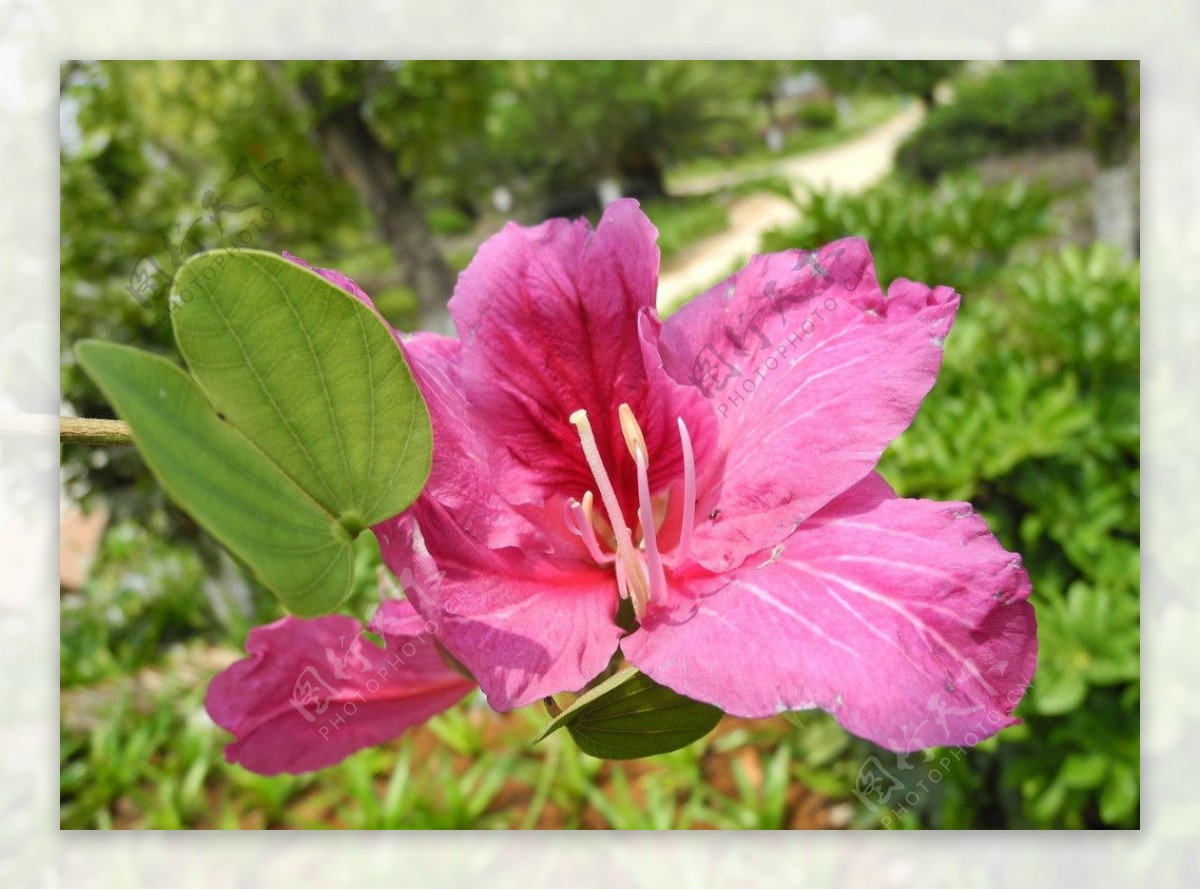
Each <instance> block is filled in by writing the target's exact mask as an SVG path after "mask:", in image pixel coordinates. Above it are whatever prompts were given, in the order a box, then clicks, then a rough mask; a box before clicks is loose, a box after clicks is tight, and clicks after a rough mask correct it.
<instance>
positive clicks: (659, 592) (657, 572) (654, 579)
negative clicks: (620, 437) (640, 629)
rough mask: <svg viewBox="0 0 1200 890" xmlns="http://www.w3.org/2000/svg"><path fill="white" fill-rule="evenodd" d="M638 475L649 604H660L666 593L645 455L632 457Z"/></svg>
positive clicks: (640, 454) (639, 505)
mask: <svg viewBox="0 0 1200 890" xmlns="http://www.w3.org/2000/svg"><path fill="white" fill-rule="evenodd" d="M634 459H635V460H636V461H637V474H638V515H639V516H641V519H642V543H644V544H645V545H646V561H647V562H648V563H649V564H650V566H649V568H650V602H652V603H661V602H662V600H663V597H664V596H665V595H666V591H667V579H666V576H665V575H664V574H663V567H662V558H661V557H660V556H659V555H658V536H657V533H656V532H655V530H654V505H653V504H651V503H650V474H649V472H648V471H647V467H646V455H645V454H644V453H641V452H639V453H637V454H636V455H634Z"/></svg>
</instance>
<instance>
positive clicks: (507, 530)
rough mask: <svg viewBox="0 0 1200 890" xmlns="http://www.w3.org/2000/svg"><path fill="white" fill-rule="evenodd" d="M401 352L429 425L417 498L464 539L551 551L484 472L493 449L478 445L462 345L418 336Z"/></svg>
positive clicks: (406, 341)
mask: <svg viewBox="0 0 1200 890" xmlns="http://www.w3.org/2000/svg"><path fill="white" fill-rule="evenodd" d="M402 347H403V349H404V351H405V355H406V356H407V358H408V363H409V367H410V368H411V369H412V372H413V376H414V378H415V379H416V381H417V385H418V386H419V387H420V389H421V395H422V396H423V397H424V399H425V404H426V406H427V407H428V409H429V417H430V421H431V423H432V426H433V465H432V467H431V468H430V473H429V481H428V482H427V483H426V484H425V488H424V489H423V490H422V493H421V498H422V499H425V500H427V501H430V502H433V503H437V504H439V505H441V506H442V507H443V508H445V510H446V511H448V512H449V514H450V516H451V517H453V519H454V521H455V522H457V523H458V524H459V525H460V526H461V527H462V528H463V529H465V530H466V531H467V533H468V534H470V535H471V536H472V537H473V538H475V539H476V540H478V541H480V542H481V543H483V544H486V545H487V546H489V547H514V546H519V547H521V548H523V549H525V548H528V549H541V550H545V549H550V547H551V545H550V543H549V542H547V540H546V539H545V536H544V535H543V534H542V533H541V532H540V531H539V530H538V529H537V527H536V526H535V525H534V524H532V523H531V522H530V521H529V520H528V519H527V518H525V517H524V516H522V515H520V514H519V513H518V512H517V511H515V510H514V509H513V508H512V507H511V506H510V505H509V504H508V503H507V502H506V501H505V500H504V499H503V498H501V497H500V495H499V494H498V493H497V491H496V488H495V486H494V485H493V480H492V474H491V472H490V470H489V469H488V453H489V450H490V449H491V446H490V445H489V444H488V443H486V442H483V441H481V439H480V435H479V433H478V431H477V430H476V428H475V425H474V424H473V423H472V415H471V411H470V407H469V405H468V404H467V400H466V395H465V394H464V392H463V381H462V373H461V357H462V344H461V343H460V342H459V341H458V340H455V339H452V338H450V337H442V336H439V335H438V334H428V333H420V334H414V335H412V336H409V337H405V338H404V339H403V340H402ZM390 522H391V520H389V521H388V522H385V523H382V524H381V525H382V526H383V527H386V526H388V524H389V523H390ZM379 530H380V529H378V528H377V529H376V532H377V534H378V533H379Z"/></svg>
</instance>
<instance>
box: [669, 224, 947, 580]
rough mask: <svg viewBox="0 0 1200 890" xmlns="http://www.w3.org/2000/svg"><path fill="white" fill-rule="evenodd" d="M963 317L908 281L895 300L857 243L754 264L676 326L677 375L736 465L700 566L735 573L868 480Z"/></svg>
mask: <svg viewBox="0 0 1200 890" xmlns="http://www.w3.org/2000/svg"><path fill="white" fill-rule="evenodd" d="M957 307H958V297H957V295H956V294H954V292H953V291H952V290H951V289H950V288H945V287H942V288H936V289H933V290H931V289H929V288H927V287H925V286H923V285H918V284H914V283H913V282H908V281H899V282H897V283H896V284H895V285H893V287H892V289H891V290H890V291H889V293H888V296H887V297H884V295H883V293H882V292H881V291H880V289H879V285H878V283H877V282H876V280H875V271H874V267H873V264H872V262H871V256H870V253H869V251H868V250H867V246H866V243H865V242H863V241H861V240H859V239H844V240H842V241H837V242H835V243H833V244H830V245H828V246H827V247H825V248H822V249H821V250H820V251H818V252H817V253H816V254H812V253H807V252H802V251H795V250H793V251H787V252H784V253H778V254H771V255H769V256H758V257H755V258H754V259H753V260H752V261H751V262H750V264H749V265H748V266H747V267H746V268H745V269H743V270H742V271H741V272H739V273H738V274H737V275H735V276H733V277H732V278H730V279H729V280H728V281H727V282H725V283H723V284H721V285H719V286H717V287H716V288H714V289H713V290H711V291H709V292H708V293H706V294H704V295H703V296H701V297H699V298H697V299H696V300H694V301H693V302H692V303H690V304H689V305H687V306H685V307H684V308H683V309H682V310H680V311H679V312H678V313H677V314H676V315H674V316H672V317H671V318H669V319H668V320H667V321H666V323H665V324H664V329H663V332H662V338H661V349H662V355H663V357H664V360H665V366H666V369H667V371H668V372H669V373H670V374H671V375H672V376H673V377H675V379H677V380H681V381H682V380H687V381H690V382H691V383H692V384H693V385H695V386H696V387H697V388H698V389H699V390H700V391H701V392H703V393H704V394H705V395H706V396H708V397H710V401H711V403H712V404H713V406H714V407H715V409H716V416H717V421H718V423H719V425H720V447H721V450H722V452H723V454H724V458H725V467H724V473H723V479H722V482H721V486H720V488H719V490H711V491H709V492H707V493H706V497H707V500H706V501H705V502H704V508H705V509H703V510H702V512H701V513H700V516H699V518H700V522H699V524H698V526H697V529H696V544H695V547H694V548H693V555H694V556H695V557H696V558H697V559H698V560H699V561H700V562H701V563H702V564H703V565H705V566H706V567H708V568H710V569H712V570H714V571H725V570H728V569H731V568H734V567H736V566H738V565H740V564H741V563H742V562H743V561H744V560H745V558H746V557H747V556H749V555H750V554H752V553H754V552H756V551H758V550H760V549H762V548H764V547H769V546H771V545H773V544H775V543H778V542H779V541H782V540H783V539H784V538H785V537H787V536H788V535H789V534H791V532H792V530H793V529H795V528H796V526H797V525H798V524H799V523H800V522H802V521H804V520H805V519H807V518H808V517H809V516H811V515H813V514H814V513H815V512H816V511H817V510H819V509H820V508H821V507H822V506H824V505H825V504H827V503H828V502H829V501H830V500H831V499H832V498H834V497H835V496H837V495H838V494H840V493H842V492H843V491H846V490H847V489H848V488H849V487H850V486H851V485H853V484H854V483H856V482H858V481H859V480H860V479H862V478H863V477H864V476H866V474H867V473H869V472H870V471H871V470H872V468H873V467H874V466H875V464H876V462H877V461H878V459H879V456H880V454H881V453H882V452H883V450H884V448H885V447H886V446H887V445H888V443H889V442H890V441H891V440H892V439H893V438H895V436H897V435H898V434H899V433H900V432H902V431H903V430H904V429H905V428H906V427H907V426H908V425H909V423H911V421H912V419H913V416H914V415H915V414H916V411H917V408H918V406H919V405H920V403H921V400H922V399H923V398H924V397H925V394H926V393H928V392H929V390H930V388H931V387H932V386H933V383H934V380H935V378H936V377H937V372H938V368H939V366H940V364H941V359H942V341H943V339H944V338H945V336H946V333H947V332H948V331H949V328H950V325H951V323H952V321H953V318H954V313H955V311H956V310H957Z"/></svg>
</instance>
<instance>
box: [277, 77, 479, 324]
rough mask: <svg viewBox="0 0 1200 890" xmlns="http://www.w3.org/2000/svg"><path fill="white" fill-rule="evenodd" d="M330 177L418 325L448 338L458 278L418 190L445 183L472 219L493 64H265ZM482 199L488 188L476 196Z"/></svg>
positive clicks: (450, 193)
mask: <svg viewBox="0 0 1200 890" xmlns="http://www.w3.org/2000/svg"><path fill="white" fill-rule="evenodd" d="M263 65H264V67H265V68H266V70H267V72H268V73H269V75H270V76H271V78H272V79H273V81H274V82H275V83H276V85H277V86H278V87H279V88H280V90H281V92H282V93H283V95H284V96H285V97H286V98H287V100H288V102H289V104H290V105H291V107H292V108H293V110H294V111H295V112H296V113H297V114H298V116H299V117H300V119H301V121H302V122H303V126H304V129H305V131H306V132H307V133H309V134H310V136H311V138H312V141H313V143H314V145H315V146H316V147H317V148H318V149H319V150H320V152H321V154H322V155H323V157H324V158H325V161H326V163H327V166H328V168H329V169H330V171H331V172H332V173H334V174H335V175H337V176H339V177H340V178H342V179H344V180H345V181H346V182H347V183H349V184H350V186H351V187H352V188H353V189H354V190H355V192H356V193H357V194H358V196H359V198H360V200H361V201H362V203H363V204H364V205H365V206H366V207H367V208H368V209H369V210H370V212H371V216H372V217H373V219H374V220H375V223H376V226H377V227H378V229H379V232H380V234H381V235H382V237H383V240H384V241H385V242H386V243H387V244H388V246H389V247H390V248H391V249H392V252H393V253H394V254H395V256H396V260H397V262H398V263H399V265H400V268H401V270H402V273H403V277H404V282H405V284H407V285H408V287H410V288H411V289H412V290H413V291H414V292H415V293H416V295H417V300H418V305H419V309H420V321H421V324H420V326H421V327H422V328H425V329H428V330H437V331H439V332H441V333H450V321H449V315H448V314H447V313H446V301H447V300H448V299H449V297H450V294H451V292H452V291H453V290H454V280H455V274H454V271H453V270H452V269H451V268H450V266H449V264H448V263H447V262H446V260H445V258H444V257H443V256H442V253H441V250H440V248H439V246H438V244H437V242H436V240H435V238H434V235H433V232H432V230H431V229H430V227H429V223H428V221H427V219H426V215H425V209H424V207H423V203H424V202H423V199H424V198H425V197H426V195H425V194H423V192H422V189H421V186H422V185H423V184H425V183H427V182H428V181H430V180H431V179H436V178H438V177H439V176H443V177H444V179H446V180H449V181H450V182H451V183H453V184H452V185H451V186H450V187H449V188H447V189H443V191H444V192H447V193H448V195H449V197H450V199H451V201H452V203H454V204H455V205H456V206H458V207H459V208H466V209H468V210H469V211H472V212H473V211H474V196H473V195H472V194H471V191H470V185H472V184H474V180H475V179H476V178H477V177H476V176H473V175H472V173H477V172H478V166H476V169H475V170H474V171H472V170H471V169H470V168H471V164H470V163H466V162H464V160H469V159H471V158H472V155H473V152H472V148H473V147H478V146H479V145H480V144H481V143H482V142H483V141H484V134H485V127H486V115H487V111H488V108H489V100H490V94H491V91H492V88H493V83H494V82H495V81H494V78H493V73H492V72H493V71H494V69H495V66H494V65H491V64H488V63H484V62H454V61H434V62H395V63H392V62H378V61H338V62H289V63H282V62H264V63H263ZM480 193H482V189H480Z"/></svg>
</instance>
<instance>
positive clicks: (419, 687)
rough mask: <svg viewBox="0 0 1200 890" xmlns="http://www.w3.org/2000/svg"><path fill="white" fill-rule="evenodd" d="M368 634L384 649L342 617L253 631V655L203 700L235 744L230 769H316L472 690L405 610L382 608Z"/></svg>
mask: <svg viewBox="0 0 1200 890" xmlns="http://www.w3.org/2000/svg"><path fill="white" fill-rule="evenodd" d="M373 629H376V630H377V631H378V632H380V634H381V635H382V636H383V637H384V640H385V642H386V644H387V647H386V649H380V648H379V647H378V646H376V645H374V644H373V643H372V642H370V641H369V640H367V639H365V638H364V637H363V636H362V625H361V624H359V622H357V621H355V620H354V619H353V618H346V617H344V616H340V615H330V616H326V617H323V618H313V619H300V618H290V617H289V618H283V619H281V620H279V621H276V622H275V623H274V624H269V625H266V626H265V627H258V628H255V629H254V630H253V631H251V633H250V637H249V639H248V640H247V641H246V651H247V652H249V653H250V656H251V657H250V658H245V659H242V660H241V661H239V662H236V663H235V664H233V665H231V666H230V667H229V668H227V669H226V670H224V671H222V672H221V673H219V674H218V675H217V676H216V677H214V678H213V681H212V684H211V685H210V686H209V687H208V695H207V697H206V698H205V702H204V704H205V707H206V708H207V709H208V713H209V715H210V716H211V717H212V719H213V720H214V721H215V722H216V723H217V724H218V725H220V726H222V727H224V728H225V729H227V730H229V731H230V732H232V733H233V734H234V735H235V736H236V737H237V738H236V741H234V742H233V743H232V744H230V745H229V746H228V747H226V749H225V757H226V758H227V759H228V760H229V762H230V763H240V764H241V765H242V766H244V767H245V768H246V769H248V770H252V771H253V772H256V773H260V774H262V775H266V776H272V775H275V774H276V773H303V772H309V771H310V770H315V769H321V768H322V767H326V766H329V765H331V764H334V763H337V762H338V761H340V760H342V759H343V758H345V757H346V756H348V755H350V754H352V753H354V752H355V751H358V750H359V749H361V748H368V747H371V746H372V745H378V744H381V743H382V742H386V741H388V740H389V739H393V738H395V737H396V736H398V735H400V734H401V733H402V732H403V731H404V730H406V729H408V728H409V727H410V726H415V725H417V724H419V723H424V722H425V721H426V720H428V719H429V718H430V717H432V716H433V715H434V714H437V713H440V712H441V711H444V710H446V709H447V708H449V707H450V706H451V705H453V704H454V703H455V702H457V701H458V700H459V699H461V698H462V697H463V696H465V695H466V694H467V693H468V692H470V691H471V690H472V689H473V688H474V685H475V684H474V683H472V682H471V681H470V680H468V679H466V678H464V677H463V676H462V675H461V674H459V673H458V672H457V671H455V670H453V669H452V668H450V667H448V666H447V665H446V663H445V662H444V661H443V660H442V657H441V656H440V655H439V654H438V651H437V647H436V646H435V645H434V638H433V633H432V632H431V630H432V629H431V628H429V627H428V626H426V624H425V622H424V620H423V619H420V618H419V617H417V616H416V613H415V612H414V611H413V609H412V607H411V606H410V605H409V604H408V603H406V602H403V601H400V600H396V601H392V602H389V603H385V604H384V606H383V607H382V608H381V610H380V613H379V614H378V615H377V616H376V621H375V622H374V623H373Z"/></svg>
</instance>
